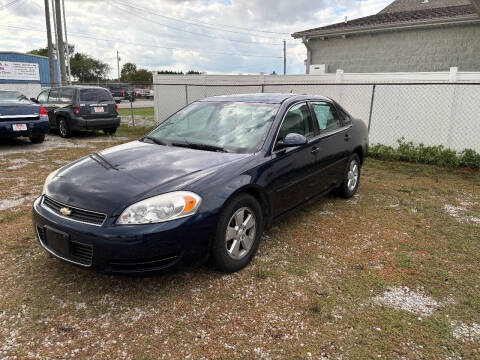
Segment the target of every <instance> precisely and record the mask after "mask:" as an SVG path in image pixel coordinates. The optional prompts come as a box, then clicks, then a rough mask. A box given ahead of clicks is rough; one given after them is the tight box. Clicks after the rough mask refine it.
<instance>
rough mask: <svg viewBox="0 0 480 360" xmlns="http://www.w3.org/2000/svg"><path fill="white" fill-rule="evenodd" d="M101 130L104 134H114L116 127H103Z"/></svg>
mask: <svg viewBox="0 0 480 360" xmlns="http://www.w3.org/2000/svg"><path fill="white" fill-rule="evenodd" d="M103 132H104V133H105V135H115V133H116V132H117V128H113V129H103Z"/></svg>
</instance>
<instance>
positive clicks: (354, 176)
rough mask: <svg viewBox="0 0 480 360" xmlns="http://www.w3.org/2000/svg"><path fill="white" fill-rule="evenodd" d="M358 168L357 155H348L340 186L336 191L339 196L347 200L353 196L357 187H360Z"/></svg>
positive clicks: (359, 162) (359, 163) (359, 165)
mask: <svg viewBox="0 0 480 360" xmlns="http://www.w3.org/2000/svg"><path fill="white" fill-rule="evenodd" d="M360 167H361V161H360V158H359V157H358V155H357V154H356V153H354V154H352V155H350V157H349V158H348V162H347V167H346V169H345V173H344V176H343V182H342V185H340V187H339V189H338V192H339V195H340V196H342V197H344V198H347V199H348V198H351V197H352V196H353V195H355V193H356V192H357V190H358V185H360Z"/></svg>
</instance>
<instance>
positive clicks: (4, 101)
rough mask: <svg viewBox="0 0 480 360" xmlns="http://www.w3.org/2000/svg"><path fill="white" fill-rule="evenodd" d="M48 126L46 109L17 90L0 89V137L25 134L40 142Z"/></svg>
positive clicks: (33, 141)
mask: <svg viewBox="0 0 480 360" xmlns="http://www.w3.org/2000/svg"><path fill="white" fill-rule="evenodd" d="M49 128H50V125H49V122H48V114H47V111H46V110H45V109H44V108H43V107H42V106H40V105H37V104H34V103H33V102H31V101H30V100H28V99H27V98H26V97H25V96H24V95H23V94H22V93H20V92H18V91H4V90H0V138H2V137H3V138H5V137H9V138H14V137H20V136H25V137H28V138H30V141H31V142H32V143H34V144H38V143H42V142H43V141H44V140H45V134H46V133H47V132H48V130H49Z"/></svg>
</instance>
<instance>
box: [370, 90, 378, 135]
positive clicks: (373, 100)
mask: <svg viewBox="0 0 480 360" xmlns="http://www.w3.org/2000/svg"><path fill="white" fill-rule="evenodd" d="M376 87H377V84H373V89H372V100H371V101H370V114H369V116H368V133H369V134H370V125H371V123H372V114H373V105H374V103H375V89H376Z"/></svg>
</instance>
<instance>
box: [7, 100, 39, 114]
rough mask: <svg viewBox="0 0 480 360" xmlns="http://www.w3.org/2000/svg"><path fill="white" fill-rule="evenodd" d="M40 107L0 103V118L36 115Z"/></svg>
mask: <svg viewBox="0 0 480 360" xmlns="http://www.w3.org/2000/svg"><path fill="white" fill-rule="evenodd" d="M39 111H40V106H39V105H35V104H18V103H1V104H0V116H2V117H3V116H12V115H38V113H39Z"/></svg>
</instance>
